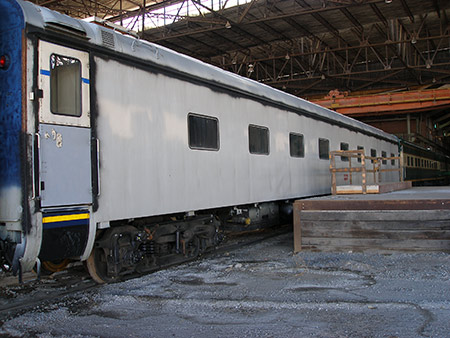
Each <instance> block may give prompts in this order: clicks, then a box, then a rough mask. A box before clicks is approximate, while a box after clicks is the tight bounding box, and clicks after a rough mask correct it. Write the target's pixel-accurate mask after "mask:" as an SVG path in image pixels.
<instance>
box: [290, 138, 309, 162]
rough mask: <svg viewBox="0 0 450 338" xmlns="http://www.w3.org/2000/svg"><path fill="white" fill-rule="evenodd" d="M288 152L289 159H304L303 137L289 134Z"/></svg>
mask: <svg viewBox="0 0 450 338" xmlns="http://www.w3.org/2000/svg"><path fill="white" fill-rule="evenodd" d="M289 152H290V154H291V157H305V145H304V143H303V135H301V134H294V133H290V134H289Z"/></svg>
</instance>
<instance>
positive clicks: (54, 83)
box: [50, 54, 81, 117]
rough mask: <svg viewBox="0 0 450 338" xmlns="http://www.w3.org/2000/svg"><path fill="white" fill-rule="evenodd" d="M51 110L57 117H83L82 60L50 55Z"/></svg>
mask: <svg viewBox="0 0 450 338" xmlns="http://www.w3.org/2000/svg"><path fill="white" fill-rule="evenodd" d="M50 109H51V111H52V113H53V114H57V115H66V116H75V117H80V116H81V62H80V60H77V59H74V58H70V57H67V56H61V55H56V54H52V55H50Z"/></svg>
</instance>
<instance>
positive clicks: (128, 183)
mask: <svg viewBox="0 0 450 338" xmlns="http://www.w3.org/2000/svg"><path fill="white" fill-rule="evenodd" d="M95 63H96V65H95V69H96V75H95V86H96V98H97V107H98V111H97V113H96V128H97V129H96V133H97V137H98V139H99V141H100V173H99V175H100V179H99V182H101V188H100V191H101V193H100V196H99V197H98V201H99V203H98V205H99V209H98V212H97V213H96V216H95V217H96V221H97V222H108V221H111V220H120V219H127V218H135V217H146V216H153V215H164V214H171V213H176V212H184V211H188V210H202V209H209V208H217V207H223V206H233V205H241V204H249V203H257V202H263V201H275V200H283V199H292V198H298V197H303V196H312V195H318V194H327V193H329V192H330V174H329V161H328V160H323V159H319V156H318V153H319V149H318V139H319V138H320V137H324V138H328V139H329V140H330V150H338V149H339V145H340V142H347V143H349V144H350V146H351V149H356V147H357V145H362V146H364V148H365V149H366V152H368V151H369V150H370V149H372V148H375V149H377V151H378V156H381V150H382V149H383V150H386V152H387V153H389V154H391V153H395V154H397V145H396V144H393V143H389V142H386V141H382V140H379V139H376V138H374V137H369V136H365V135H360V134H358V133H356V132H352V131H349V130H347V129H345V128H341V127H336V126H333V125H331V124H329V123H325V122H322V121H317V120H314V119H311V118H308V117H305V116H300V115H298V114H295V113H292V112H287V111H285V110H281V109H279V108H274V107H272V106H268V105H263V104H261V103H260V102H257V101H255V100H250V99H247V98H243V97H237V96H231V95H229V94H226V93H223V92H218V91H214V90H213V88H211V87H208V86H201V85H198V84H194V83H190V82H188V81H182V80H180V79H177V78H174V77H169V76H167V75H163V74H160V73H157V72H155V70H152V69H151V68H149V69H148V70H143V69H139V68H135V67H131V66H129V65H127V64H122V63H120V62H118V61H115V60H112V59H108V60H107V59H103V58H101V57H96V58H95ZM189 114H199V115H201V116H209V117H213V118H216V119H217V120H218V126H219V149H218V150H198V149H191V148H190V147H189V140H188V129H187V128H188V127H187V119H188V115H189ZM249 125H255V126H261V127H266V128H268V131H269V140H270V144H269V154H268V155H264V154H250V153H249V146H248V142H249V140H248V139H249V136H248V128H249ZM290 132H295V133H301V134H303V135H304V139H305V142H306V144H305V157H304V158H292V157H290V156H289V133H290ZM311 177H314V179H311ZM397 179H398V178H397Z"/></svg>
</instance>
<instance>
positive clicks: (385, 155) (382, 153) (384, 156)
mask: <svg viewBox="0 0 450 338" xmlns="http://www.w3.org/2000/svg"><path fill="white" fill-rule="evenodd" d="M381 157H382V158H383V160H382V163H383V164H387V161H386V160H385V158H386V157H387V154H386V152H385V151H382V152H381Z"/></svg>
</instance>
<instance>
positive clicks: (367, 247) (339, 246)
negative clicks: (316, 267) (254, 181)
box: [294, 187, 450, 252]
mask: <svg viewBox="0 0 450 338" xmlns="http://www.w3.org/2000/svg"><path fill="white" fill-rule="evenodd" d="M294 248H295V251H296V252H298V251H300V250H302V249H309V250H318V251H348V250H353V251H374V252H391V251H427V252H428V251H444V252H450V187H415V188H411V189H407V190H401V191H394V192H390V193H385V194H365V195H332V196H325V197H320V198H311V199H304V200H299V201H296V202H295V203H294Z"/></svg>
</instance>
